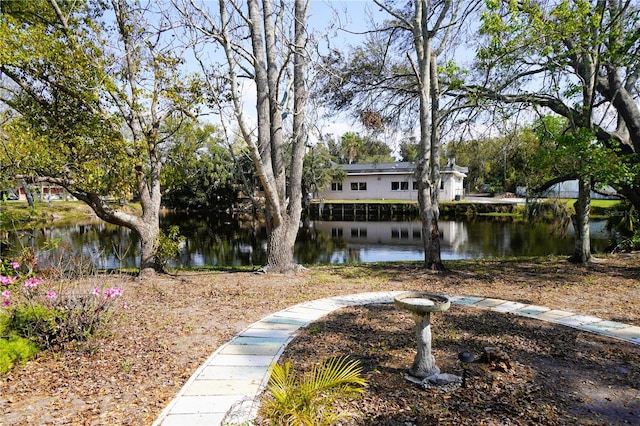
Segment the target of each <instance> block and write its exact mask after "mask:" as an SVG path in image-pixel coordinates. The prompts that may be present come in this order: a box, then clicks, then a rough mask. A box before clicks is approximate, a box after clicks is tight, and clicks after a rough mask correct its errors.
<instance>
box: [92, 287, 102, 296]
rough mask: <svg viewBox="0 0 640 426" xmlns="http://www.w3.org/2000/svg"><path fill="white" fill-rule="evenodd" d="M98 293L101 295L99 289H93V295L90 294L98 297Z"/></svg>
mask: <svg viewBox="0 0 640 426" xmlns="http://www.w3.org/2000/svg"><path fill="white" fill-rule="evenodd" d="M100 293H101V291H100V287H94V288H93V293H92V294H93V295H94V296H100Z"/></svg>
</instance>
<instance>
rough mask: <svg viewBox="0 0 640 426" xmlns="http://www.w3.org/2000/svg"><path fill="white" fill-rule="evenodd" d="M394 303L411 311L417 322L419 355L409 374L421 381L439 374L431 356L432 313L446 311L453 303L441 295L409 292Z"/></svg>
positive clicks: (397, 297)
mask: <svg viewBox="0 0 640 426" xmlns="http://www.w3.org/2000/svg"><path fill="white" fill-rule="evenodd" d="M394 303H395V304H396V306H399V307H401V308H403V309H406V310H408V311H410V312H411V313H412V314H413V319H414V320H415V321H416V338H417V341H418V353H417V354H416V357H415V359H414V360H413V365H412V366H411V368H410V369H409V374H410V375H412V376H413V377H417V378H420V379H424V378H426V377H430V376H433V375H435V374H439V373H440V369H439V368H438V366H437V365H436V360H435V358H434V357H433V355H431V313H432V312H442V311H446V310H447V309H449V306H451V302H449V299H448V298H447V297H445V296H442V295H439V294H432V293H424V292H415V291H409V292H406V293H401V294H399V295H397V296H396V297H395V300H394Z"/></svg>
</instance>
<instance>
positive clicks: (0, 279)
mask: <svg viewBox="0 0 640 426" xmlns="http://www.w3.org/2000/svg"><path fill="white" fill-rule="evenodd" d="M13 281H14V278H11V277H5V276H4V275H0V284H4V285H11V284H13Z"/></svg>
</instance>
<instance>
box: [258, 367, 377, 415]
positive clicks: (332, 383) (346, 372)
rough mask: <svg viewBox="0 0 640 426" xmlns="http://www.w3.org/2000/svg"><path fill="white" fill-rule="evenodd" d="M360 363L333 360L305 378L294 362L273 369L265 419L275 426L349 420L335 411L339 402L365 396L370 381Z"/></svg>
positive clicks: (265, 406) (314, 369) (268, 387)
mask: <svg viewBox="0 0 640 426" xmlns="http://www.w3.org/2000/svg"><path fill="white" fill-rule="evenodd" d="M361 373H362V368H361V367H360V363H359V362H358V361H357V360H349V359H348V358H346V357H337V358H330V359H328V360H326V361H325V362H323V363H321V364H320V365H317V366H315V367H314V368H313V369H312V370H311V371H309V372H308V373H306V374H304V375H303V376H302V377H298V375H297V374H296V373H295V371H293V370H292V369H291V363H290V362H286V363H285V364H284V366H282V365H280V364H275V365H273V366H272V367H271V377H270V379H269V384H268V386H267V390H268V391H269V392H270V393H271V397H270V398H268V400H267V401H265V403H264V404H263V407H262V413H263V415H264V417H266V418H267V419H269V420H271V421H272V422H273V424H275V425H283V426H311V425H313V426H320V425H330V424H332V423H335V422H336V421H338V420H340V419H343V418H346V417H349V414H348V413H345V412H335V410H334V408H333V407H332V406H333V405H334V404H335V403H336V401H337V400H339V399H342V398H346V397H351V396H356V395H359V394H362V393H364V386H366V383H367V381H366V379H364V378H363V377H362V376H361Z"/></svg>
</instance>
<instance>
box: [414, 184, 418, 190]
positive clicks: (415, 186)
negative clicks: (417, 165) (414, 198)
mask: <svg viewBox="0 0 640 426" xmlns="http://www.w3.org/2000/svg"><path fill="white" fill-rule="evenodd" d="M413 190H414V191H417V190H418V182H413Z"/></svg>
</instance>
